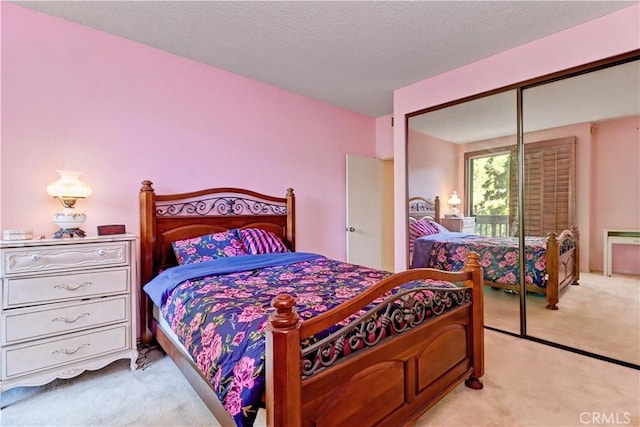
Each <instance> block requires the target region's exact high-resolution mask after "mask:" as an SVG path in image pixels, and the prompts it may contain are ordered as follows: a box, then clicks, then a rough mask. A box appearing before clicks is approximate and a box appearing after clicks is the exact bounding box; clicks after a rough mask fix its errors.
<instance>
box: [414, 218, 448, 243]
mask: <svg viewBox="0 0 640 427" xmlns="http://www.w3.org/2000/svg"><path fill="white" fill-rule="evenodd" d="M440 231H441V230H440V228H439V227H438V224H437V223H436V222H435V221H430V220H426V221H425V220H420V221H415V222H412V223H411V224H409V236H410V237H411V239H412V240H413V239H417V238H418V237H422V236H430V235H432V234H436V233H440Z"/></svg>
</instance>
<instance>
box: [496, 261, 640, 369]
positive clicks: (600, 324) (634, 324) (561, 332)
mask: <svg viewBox="0 0 640 427" xmlns="http://www.w3.org/2000/svg"><path fill="white" fill-rule="evenodd" d="M545 305H546V301H545V299H544V297H540V296H535V295H528V296H527V334H528V335H530V336H532V337H537V338H542V339H545V340H548V341H552V342H557V343H561V344H564V345H566V346H569V347H574V348H578V349H581V350H585V351H589V352H591V353H595V354H599V355H603V356H607V357H610V358H613V359H618V360H623V361H625V362H629V363H634V364H636V365H640V277H639V276H619V275H616V276H614V277H604V276H603V275H602V274H599V273H581V274H580V285H579V286H569V287H567V288H566V289H565V290H564V292H562V293H561V295H560V303H559V304H558V307H559V310H557V311H552V310H547V309H546V308H545ZM519 309H520V296H519V295H517V294H509V293H506V292H504V291H501V290H498V291H495V290H492V289H491V288H488V287H487V288H486V290H485V325H488V326H493V327H496V328H498V329H502V330H506V331H509V332H514V333H519V332H520V314H519Z"/></svg>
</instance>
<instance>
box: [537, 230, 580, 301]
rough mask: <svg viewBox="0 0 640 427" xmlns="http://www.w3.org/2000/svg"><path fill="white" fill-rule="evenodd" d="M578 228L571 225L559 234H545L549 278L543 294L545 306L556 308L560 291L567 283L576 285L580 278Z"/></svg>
mask: <svg viewBox="0 0 640 427" xmlns="http://www.w3.org/2000/svg"><path fill="white" fill-rule="evenodd" d="M578 244H579V235H578V229H577V228H575V227H571V229H570V230H565V231H563V232H562V233H560V235H557V234H556V233H549V235H548V236H547V274H548V275H549V279H548V281H547V287H546V289H545V294H546V298H547V308H548V309H549V310H557V309H558V302H559V301H560V292H561V291H562V290H563V289H564V288H565V287H566V286H567V285H570V284H571V285H577V284H578V280H579V278H580V262H579V261H580V257H579V253H580V250H579V247H578Z"/></svg>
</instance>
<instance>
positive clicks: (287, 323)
mask: <svg viewBox="0 0 640 427" xmlns="http://www.w3.org/2000/svg"><path fill="white" fill-rule="evenodd" d="M295 303H296V300H295V299H294V298H293V297H292V296H291V295H289V294H280V295H278V296H276V297H275V298H274V299H273V301H271V306H272V307H273V308H275V309H276V311H275V312H273V313H271V315H270V316H269V325H271V326H272V327H273V328H274V329H291V328H293V327H295V326H296V325H297V324H298V320H299V317H298V313H296V312H295V310H294V308H293V307H294V305H295Z"/></svg>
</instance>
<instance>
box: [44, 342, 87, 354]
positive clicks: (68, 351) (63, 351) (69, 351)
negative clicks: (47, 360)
mask: <svg viewBox="0 0 640 427" xmlns="http://www.w3.org/2000/svg"><path fill="white" fill-rule="evenodd" d="M85 347H89V344H88V343H85V344H80V345H77V346H76V348H73V349H68V348H59V349H58V350H55V351H53V352H52V353H51V354H52V355H54V356H55V355H56V354H73V353H76V352H77V351H78V350H80V349H81V348H85Z"/></svg>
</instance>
